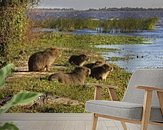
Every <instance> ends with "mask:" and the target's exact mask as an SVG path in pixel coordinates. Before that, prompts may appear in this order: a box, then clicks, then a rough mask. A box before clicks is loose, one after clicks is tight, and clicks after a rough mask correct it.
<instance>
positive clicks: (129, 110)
mask: <svg viewBox="0 0 163 130" xmlns="http://www.w3.org/2000/svg"><path fill="white" fill-rule="evenodd" d="M85 108H86V111H88V112H93V113H97V114H102V115H108V116H113V117H119V118H125V119H129V120H141V119H142V111H143V105H142V104H136V103H128V102H118V101H106V100H90V101H87V102H86V106H85ZM150 120H151V121H155V122H163V116H162V114H161V111H160V108H157V107H152V111H151V119H150Z"/></svg>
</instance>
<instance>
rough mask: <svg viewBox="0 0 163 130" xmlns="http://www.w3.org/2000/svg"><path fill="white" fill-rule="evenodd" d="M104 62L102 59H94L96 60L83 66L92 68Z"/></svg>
mask: <svg viewBox="0 0 163 130" xmlns="http://www.w3.org/2000/svg"><path fill="white" fill-rule="evenodd" d="M104 63H105V62H104V61H100V60H98V61H96V62H94V63H88V64H85V65H84V67H87V68H89V69H93V68H95V67H98V66H101V65H103V64H104Z"/></svg>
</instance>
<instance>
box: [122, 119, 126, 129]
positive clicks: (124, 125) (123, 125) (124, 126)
mask: <svg viewBox="0 0 163 130" xmlns="http://www.w3.org/2000/svg"><path fill="white" fill-rule="evenodd" d="M121 124H122V127H123V129H124V130H127V126H126V124H125V122H123V121H121Z"/></svg>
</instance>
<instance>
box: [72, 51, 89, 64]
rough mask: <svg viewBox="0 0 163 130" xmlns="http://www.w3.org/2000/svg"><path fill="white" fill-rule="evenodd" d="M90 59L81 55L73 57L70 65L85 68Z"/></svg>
mask: <svg viewBox="0 0 163 130" xmlns="http://www.w3.org/2000/svg"><path fill="white" fill-rule="evenodd" d="M88 60H89V58H88V57H87V56H86V55H85V54H81V55H72V56H71V57H70V58H69V63H70V64H72V65H78V66H83V65H84V63H85V62H86V61H88Z"/></svg>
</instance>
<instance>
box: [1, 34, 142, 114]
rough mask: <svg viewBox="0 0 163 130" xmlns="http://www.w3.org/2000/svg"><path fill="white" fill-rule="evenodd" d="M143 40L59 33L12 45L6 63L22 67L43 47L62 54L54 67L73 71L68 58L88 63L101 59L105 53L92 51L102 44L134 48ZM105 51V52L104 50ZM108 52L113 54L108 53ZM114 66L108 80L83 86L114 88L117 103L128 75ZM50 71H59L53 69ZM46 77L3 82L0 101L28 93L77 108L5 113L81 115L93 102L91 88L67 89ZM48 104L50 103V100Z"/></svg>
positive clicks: (38, 108)
mask: <svg viewBox="0 0 163 130" xmlns="http://www.w3.org/2000/svg"><path fill="white" fill-rule="evenodd" d="M143 40H144V39H143V38H141V37H140V38H139V37H127V36H105V35H97V36H96V35H72V34H62V33H44V34H41V35H40V39H39V40H38V41H35V42H33V43H29V44H27V43H24V44H23V43H22V44H20V43H19V44H18V43H17V44H13V45H10V46H9V50H10V51H9V52H10V53H9V57H10V61H11V62H12V63H14V64H15V65H16V66H17V67H18V66H25V65H26V63H27V61H28V58H29V56H30V55H31V54H32V53H34V52H36V51H39V50H43V49H45V48H47V47H58V48H61V50H62V56H61V57H60V58H58V59H57V62H56V63H57V64H60V65H64V66H65V67H66V69H65V70H64V71H65V72H67V71H70V70H72V69H73V68H74V66H71V65H69V64H68V62H67V61H68V58H69V57H70V55H72V54H78V53H86V54H87V55H88V56H89V57H90V60H91V61H95V60H98V59H103V58H102V57H101V55H100V52H101V51H106V50H105V49H102V50H101V49H99V48H95V45H103V44H122V43H123V44H124V43H125V44H138V43H142V41H143ZM107 51H108V50H107ZM109 51H115V50H114V49H111V50H109ZM113 66H114V71H113V72H111V74H110V75H109V76H108V78H107V80H106V81H97V80H95V79H93V78H90V77H88V78H87V79H86V83H103V84H107V85H113V86H117V88H116V93H117V95H118V99H119V100H120V99H122V97H123V94H124V91H125V89H126V86H127V83H128V80H129V78H130V76H131V74H130V73H128V72H126V71H125V70H123V69H121V68H119V67H118V66H116V65H113ZM52 71H54V72H57V71H59V70H58V69H56V68H55V67H54V68H52ZM47 77H48V75H45V76H40V77H25V76H23V77H19V78H16V77H15V78H13V79H10V80H8V81H7V84H6V85H7V87H5V88H4V89H2V90H1V91H0V99H2V98H4V97H6V96H8V95H14V94H16V93H17V92H19V91H20V90H28V91H35V92H41V93H44V94H48V95H52V96H55V97H64V98H69V99H71V100H75V101H78V104H76V105H72V104H71V103H51V102H50V101H48V102H46V103H43V104H41V105H40V104H37V105H28V106H17V107H12V108H11V109H10V110H9V112H84V104H85V102H86V101H87V100H90V99H93V93H94V89H95V88H94V86H90V85H85V86H70V85H64V84H61V83H58V82H54V81H52V82H49V81H48V80H47ZM102 99H109V95H108V92H107V88H103V90H102ZM51 101H52V100H51Z"/></svg>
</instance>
